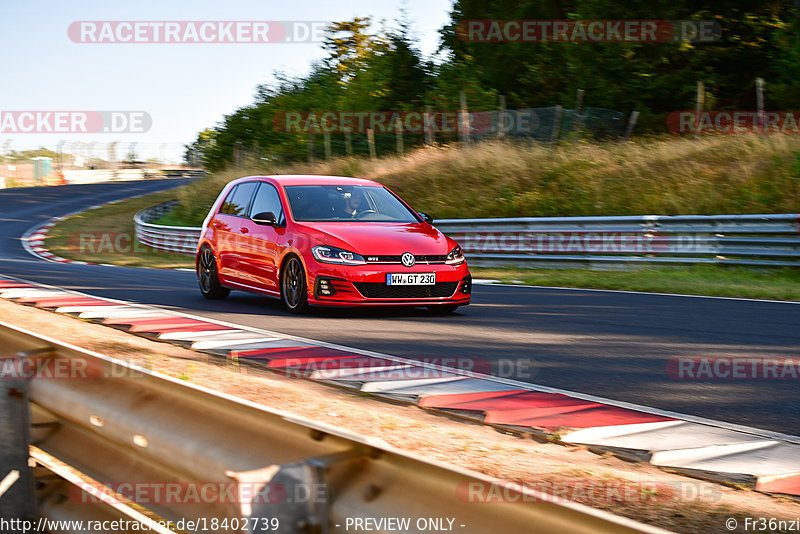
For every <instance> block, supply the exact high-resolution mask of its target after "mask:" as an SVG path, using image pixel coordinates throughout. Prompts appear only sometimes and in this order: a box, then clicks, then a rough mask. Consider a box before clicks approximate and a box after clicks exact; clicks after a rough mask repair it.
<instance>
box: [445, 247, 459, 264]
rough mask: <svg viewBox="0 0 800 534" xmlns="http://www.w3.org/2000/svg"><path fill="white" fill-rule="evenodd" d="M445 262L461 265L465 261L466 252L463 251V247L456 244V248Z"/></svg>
mask: <svg viewBox="0 0 800 534" xmlns="http://www.w3.org/2000/svg"><path fill="white" fill-rule="evenodd" d="M444 262H445V263H446V264H448V265H460V264H462V263H464V253H463V252H462V251H461V247H460V246H458V245H456V248H454V249H453V250H451V251H450V254H448V255H447V259H445V260H444Z"/></svg>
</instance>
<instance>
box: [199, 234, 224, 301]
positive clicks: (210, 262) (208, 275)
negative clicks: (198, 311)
mask: <svg viewBox="0 0 800 534" xmlns="http://www.w3.org/2000/svg"><path fill="white" fill-rule="evenodd" d="M198 256H199V257H198V259H197V283H198V285H199V286H200V293H202V294H203V296H204V297H205V298H207V299H210V300H220V299H224V298H225V297H227V296H228V294H230V292H231V290H230V289H228V288H227V287H222V284H220V283H219V276H218V275H217V260H216V259H215V258H214V252H213V251H212V250H211V247H209V246H208V245H203V246H202V247H201V248H200V252H199V254H198Z"/></svg>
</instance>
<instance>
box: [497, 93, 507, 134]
mask: <svg viewBox="0 0 800 534" xmlns="http://www.w3.org/2000/svg"><path fill="white" fill-rule="evenodd" d="M498 99H499V102H498V104H499V107H498V112H499V117H498V120H497V137H498V139H502V138H504V137H505V136H506V95H500V96H499V97H498Z"/></svg>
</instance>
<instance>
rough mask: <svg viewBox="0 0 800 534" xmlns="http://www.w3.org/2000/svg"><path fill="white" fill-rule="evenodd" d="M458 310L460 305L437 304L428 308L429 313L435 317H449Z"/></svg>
mask: <svg viewBox="0 0 800 534" xmlns="http://www.w3.org/2000/svg"><path fill="white" fill-rule="evenodd" d="M456 308H458V304H437V305H436V306H428V311H429V312H431V314H433V315H447V314H450V313H453V312H454V311H456Z"/></svg>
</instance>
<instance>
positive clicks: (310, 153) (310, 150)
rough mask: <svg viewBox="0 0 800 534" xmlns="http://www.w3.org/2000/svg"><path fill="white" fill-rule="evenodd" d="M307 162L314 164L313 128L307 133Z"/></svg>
mask: <svg viewBox="0 0 800 534" xmlns="http://www.w3.org/2000/svg"><path fill="white" fill-rule="evenodd" d="M308 162H309V163H314V128H311V129H310V130H309V131H308Z"/></svg>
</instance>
